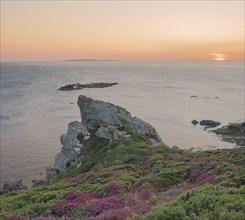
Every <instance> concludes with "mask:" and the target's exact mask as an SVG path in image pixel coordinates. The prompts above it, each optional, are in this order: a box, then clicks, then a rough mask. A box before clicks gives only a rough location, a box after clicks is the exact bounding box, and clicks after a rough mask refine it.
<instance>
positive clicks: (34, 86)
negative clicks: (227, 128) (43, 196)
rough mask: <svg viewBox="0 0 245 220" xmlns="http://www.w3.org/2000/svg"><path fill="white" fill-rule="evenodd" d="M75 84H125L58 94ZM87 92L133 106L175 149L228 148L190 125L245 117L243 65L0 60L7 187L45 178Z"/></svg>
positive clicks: (3, 162) (3, 163) (3, 168)
mask: <svg viewBox="0 0 245 220" xmlns="http://www.w3.org/2000/svg"><path fill="white" fill-rule="evenodd" d="M76 82H79V83H92V82H118V83H119V85H117V86H113V87H109V88H103V89H84V90H78V91H68V92H65V91H57V89H58V88H59V87H60V86H63V85H66V84H69V83H76ZM80 94H83V95H86V96H89V97H92V98H94V99H99V100H104V101H108V102H112V103H114V104H117V105H120V106H122V107H124V108H126V109H127V110H128V111H130V112H131V113H132V115H133V116H137V117H139V118H141V119H143V120H145V121H147V122H149V123H151V124H152V125H153V126H154V127H155V128H156V129H157V131H158V132H159V134H160V136H161V137H162V139H163V141H164V142H165V143H167V144H168V145H169V146H174V145H177V146H179V147H180V148H190V147H194V148H199V149H204V148H213V147H216V148H229V147H233V145H232V144H228V143H224V142H222V141H221V140H220V138H219V137H217V136H215V135H214V134H212V133H209V132H207V131H204V130H203V129H202V128H201V127H199V126H193V125H192V124H191V121H192V120H193V119H196V120H202V119H213V120H217V121H220V122H221V123H222V125H226V124H227V123H230V122H237V121H242V120H244V61H225V62H215V61H192V62H189V61H188V62H187V61H181V62H180V61H179V62H176V61H172V62H170V61H168V62H166V61H164V62H160V61H159V62H156V61H154V62H153V61H152V62H133V61H131V62H129V61H87V62H85V61H83V62H45V63H44V62H43V63H27V62H26V63H1V183H3V182H6V181H8V180H16V179H20V178H23V179H24V180H25V182H26V183H27V184H29V183H30V182H31V180H32V179H34V178H38V177H41V176H45V168H46V167H47V166H49V165H51V164H52V163H53V160H54V157H55V155H56V153H57V152H58V151H59V150H60V147H61V145H60V142H59V137H60V135H61V134H63V133H65V132H66V129H67V124H68V123H69V122H71V121H74V120H78V121H80V113H79V108H78V107H77V105H76V102H77V97H78V96H79V95H80ZM191 96H196V97H191Z"/></svg>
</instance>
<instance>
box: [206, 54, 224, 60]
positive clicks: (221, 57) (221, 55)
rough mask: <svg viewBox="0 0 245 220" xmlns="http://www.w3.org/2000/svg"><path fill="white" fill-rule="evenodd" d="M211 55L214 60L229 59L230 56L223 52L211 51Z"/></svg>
mask: <svg viewBox="0 0 245 220" xmlns="http://www.w3.org/2000/svg"><path fill="white" fill-rule="evenodd" d="M210 55H211V56H212V60H216V61H225V60H228V57H227V56H226V55H225V54H223V53H211V54H210Z"/></svg>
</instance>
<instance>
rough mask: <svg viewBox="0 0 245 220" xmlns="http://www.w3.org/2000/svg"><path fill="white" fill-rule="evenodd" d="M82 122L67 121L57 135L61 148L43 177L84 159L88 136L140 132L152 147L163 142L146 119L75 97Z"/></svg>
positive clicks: (110, 137)
mask: <svg viewBox="0 0 245 220" xmlns="http://www.w3.org/2000/svg"><path fill="white" fill-rule="evenodd" d="M77 103H78V106H79V108H80V113H81V119H82V122H78V121H74V122H71V123H69V125H68V131H67V133H66V134H63V135H61V137H60V142H61V144H62V146H63V147H62V149H61V151H60V152H59V153H58V154H57V155H56V157H55V162H54V165H53V167H51V168H48V169H47V178H48V179H52V178H53V176H55V175H56V174H57V173H58V172H60V171H64V170H66V169H67V168H68V167H70V166H72V167H79V166H80V165H81V164H82V163H83V162H84V159H85V158H86V155H85V153H84V149H86V148H88V147H89V144H88V143H89V142H91V139H96V140H100V141H101V143H102V142H103V143H104V142H105V141H107V143H108V144H110V143H111V142H112V141H114V140H121V141H126V140H130V139H131V137H132V136H133V135H135V134H138V135H142V136H143V137H144V138H145V139H146V141H148V143H149V144H151V145H152V146H157V145H162V144H164V143H163V141H162V140H161V138H160V136H159V135H158V133H157V131H156V130H155V129H154V128H153V127H152V126H151V125H150V124H149V123H147V122H144V121H143V120H141V119H139V118H137V117H132V116H131V114H130V113H129V112H128V111H127V110H126V109H124V108H122V107H120V106H117V105H114V104H111V103H109V102H103V101H98V100H93V99H91V98H88V97H86V96H82V95H81V96H79V98H78V102H77Z"/></svg>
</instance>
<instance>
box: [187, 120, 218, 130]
mask: <svg viewBox="0 0 245 220" xmlns="http://www.w3.org/2000/svg"><path fill="white" fill-rule="evenodd" d="M191 123H192V124H193V125H197V124H198V123H199V124H200V125H201V126H205V127H204V130H206V129H209V128H215V127H217V126H219V125H221V123H220V122H218V121H213V120H202V121H200V122H198V121H197V120H195V119H194V120H192V121H191Z"/></svg>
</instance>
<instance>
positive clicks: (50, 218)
mask: <svg viewBox="0 0 245 220" xmlns="http://www.w3.org/2000/svg"><path fill="white" fill-rule="evenodd" d="M31 220H55V218H54V217H43V216H40V217H36V218H32V219H31Z"/></svg>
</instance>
